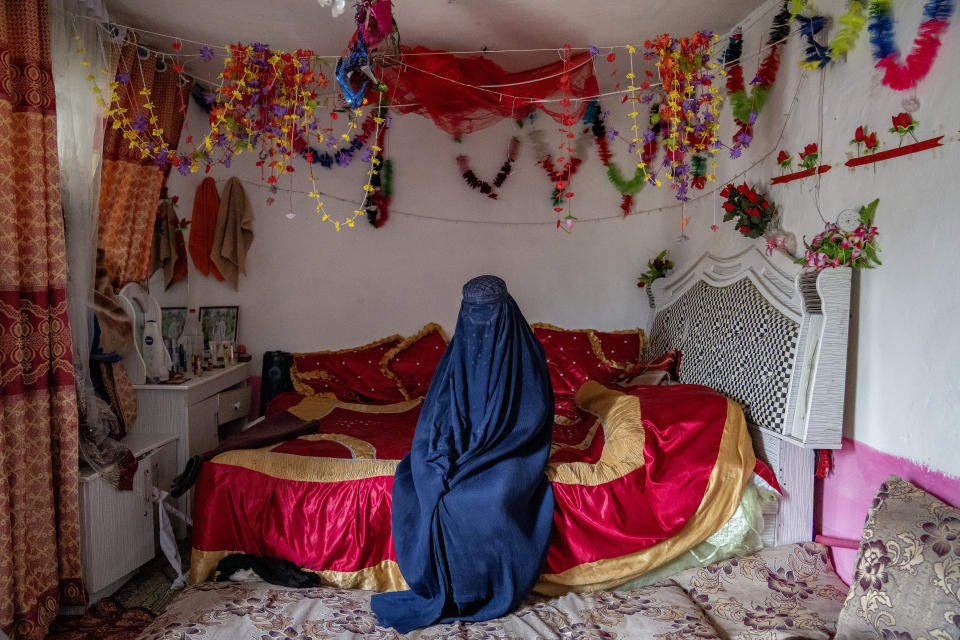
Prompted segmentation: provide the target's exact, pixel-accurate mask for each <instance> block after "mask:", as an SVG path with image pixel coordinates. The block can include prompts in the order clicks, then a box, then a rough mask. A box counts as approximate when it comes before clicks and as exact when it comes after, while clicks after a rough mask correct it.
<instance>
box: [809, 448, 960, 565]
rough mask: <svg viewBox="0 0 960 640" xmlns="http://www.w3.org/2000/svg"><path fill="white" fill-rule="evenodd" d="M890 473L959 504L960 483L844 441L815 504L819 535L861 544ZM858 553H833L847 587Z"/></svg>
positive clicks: (908, 462) (935, 472)
mask: <svg viewBox="0 0 960 640" xmlns="http://www.w3.org/2000/svg"><path fill="white" fill-rule="evenodd" d="M891 473H893V474H896V475H898V476H900V477H901V478H903V479H904V480H908V481H909V482H912V483H913V484H915V485H917V486H918V487H920V488H921V489H924V490H925V491H929V492H930V493H932V494H933V495H935V496H937V497H938V498H940V499H941V500H943V501H944V502H946V503H949V504H951V505H960V478H956V477H953V476H949V475H946V474H944V473H941V472H939V471H933V470H931V469H929V468H927V467H925V466H923V465H920V464H917V463H915V462H911V461H910V460H907V459H906V458H898V457H897V456H893V455H890V454H888V453H883V452H881V451H877V450H876V449H874V448H873V447H870V446H869V445H865V444H863V443H862V442H856V441H855V440H850V439H848V438H844V439H843V447H842V448H841V449H839V450H836V451H834V452H833V469H832V471H831V473H830V476H829V477H828V478H826V479H825V480H819V481H818V483H822V485H821V486H818V488H817V489H818V491H817V493H818V495H819V496H820V500H819V501H818V504H817V505H816V509H817V511H818V513H817V516H818V520H819V521H820V523H821V524H820V531H819V532H818V533H820V534H821V535H824V536H829V537H836V538H846V539H852V540H859V539H860V534H861V533H862V531H863V523H864V521H865V520H866V518H867V510H868V509H869V508H870V503H871V502H872V501H873V497H874V496H875V495H876V493H877V489H879V488H880V484H881V483H883V481H884V480H886V479H887V476H889V475H890V474H891ZM856 557H857V552H856V550H853V549H842V548H839V547H834V548H833V558H834V563H835V564H836V568H837V574H838V575H839V576H840V577H841V578H843V580H844V581H846V582H847V583H849V582H850V580H851V578H852V576H853V570H854V564H855V562H856Z"/></svg>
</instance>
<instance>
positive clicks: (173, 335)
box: [160, 307, 187, 344]
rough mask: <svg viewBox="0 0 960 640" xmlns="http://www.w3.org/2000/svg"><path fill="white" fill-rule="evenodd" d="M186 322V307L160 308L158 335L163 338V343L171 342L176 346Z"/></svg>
mask: <svg viewBox="0 0 960 640" xmlns="http://www.w3.org/2000/svg"><path fill="white" fill-rule="evenodd" d="M186 321H187V308H186V307H161V308H160V333H161V335H162V336H163V340H164V343H166V342H167V341H168V340H173V343H174V344H177V340H178V339H179V338H180V332H181V331H183V324H184V323H185V322H186Z"/></svg>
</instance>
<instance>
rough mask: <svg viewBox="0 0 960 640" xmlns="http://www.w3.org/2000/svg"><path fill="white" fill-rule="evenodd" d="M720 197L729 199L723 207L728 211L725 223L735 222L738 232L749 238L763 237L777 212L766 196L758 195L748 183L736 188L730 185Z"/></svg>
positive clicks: (724, 218) (725, 215)
mask: <svg viewBox="0 0 960 640" xmlns="http://www.w3.org/2000/svg"><path fill="white" fill-rule="evenodd" d="M720 195H721V197H724V198H726V199H727V201H726V202H724V203H723V205H722V206H723V209H724V211H726V213H724V214H723V221H724V222H729V221H730V220H734V221H735V224H736V226H737V230H738V231H739V232H740V233H741V234H742V235H744V236H746V237H748V238H759V237H760V236H762V235H763V232H764V231H766V230H767V226H768V225H769V224H770V221H771V220H773V216H774V215H775V214H776V212H777V211H776V207H775V206H774V205H773V204H772V203H771V202H770V201H769V200H767V197H766V195H764V194H761V193H757V192H756V191H754V190H753V189H751V188H750V187H748V186H747V183H746V182H744V183H743V184H740V185H736V186H735V185H733V184H728V185H727V186H725V187H724V188H723V191H721V192H720Z"/></svg>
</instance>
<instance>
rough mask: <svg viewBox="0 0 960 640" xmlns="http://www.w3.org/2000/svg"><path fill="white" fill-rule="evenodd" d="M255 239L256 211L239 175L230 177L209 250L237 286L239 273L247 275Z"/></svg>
mask: <svg viewBox="0 0 960 640" xmlns="http://www.w3.org/2000/svg"><path fill="white" fill-rule="evenodd" d="M252 242H253V211H252V210H251V209H250V202H249V201H248V200H247V194H246V192H245V191H244V190H243V185H242V184H240V181H239V180H238V179H237V178H230V179H229V180H228V181H227V184H225V185H224V187H223V195H222V197H221V198H220V210H219V212H218V213H217V228H216V233H215V235H214V239H213V247H212V248H211V250H210V260H211V261H212V262H213V264H215V265H216V266H217V268H218V269H220V273H222V274H223V277H224V279H226V281H227V282H228V283H230V284H231V285H232V286H233V290H234V291H237V290H238V286H237V285H238V280H239V274H241V273H242V274H244V275H246V273H247V271H246V263H247V250H248V249H249V248H250V244H251V243H252Z"/></svg>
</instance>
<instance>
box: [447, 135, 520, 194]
mask: <svg viewBox="0 0 960 640" xmlns="http://www.w3.org/2000/svg"><path fill="white" fill-rule="evenodd" d="M519 149H520V139H519V138H517V137H516V136H514V137H513V138H510V145H509V147H508V148H507V159H506V160H504V162H503V165H502V166H501V167H500V172H499V173H497V175H496V177H495V178H494V179H493V184H490V183H489V182H487V181H486V180H481V179H480V178H478V177H477V174H475V173H474V172H473V169H471V168H470V159H469V158H467V156H466V155H459V156H457V166H458V167H459V168H460V173H461V174H462V175H463V179H464V181H465V182H466V183H467V185H468V186H469V187H470V188H471V189H477V190H479V191H480V193H482V194H484V195H485V196H487V197H488V198H493V199H494V200H496V199H497V192H496V189H499V188H500V187H502V186H503V184H504V183H505V182H506V181H507V178H509V177H510V172H511V171H512V170H513V163H514V162H516V160H517V151H518V150H519Z"/></svg>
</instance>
